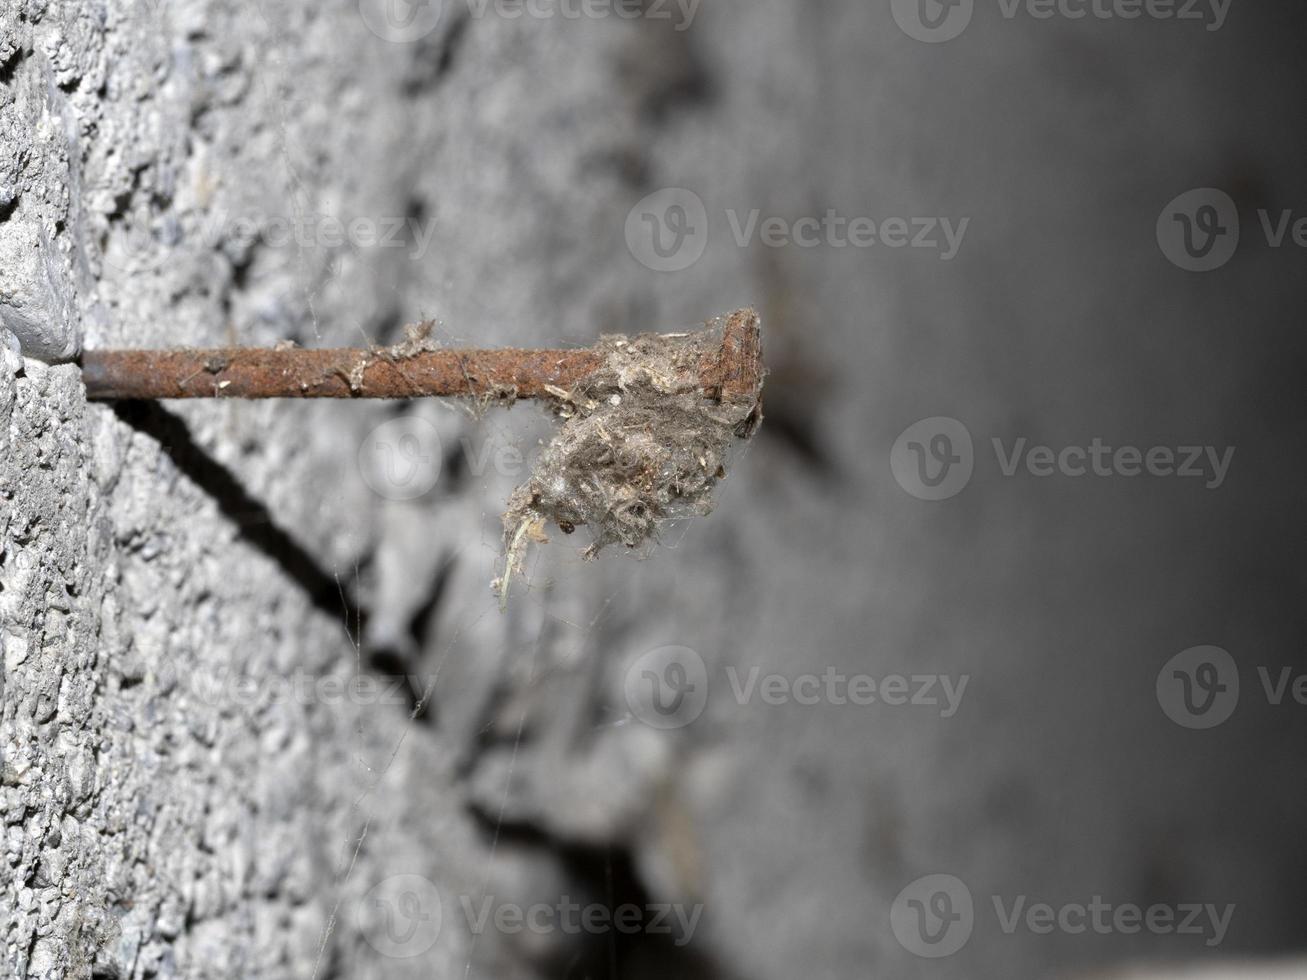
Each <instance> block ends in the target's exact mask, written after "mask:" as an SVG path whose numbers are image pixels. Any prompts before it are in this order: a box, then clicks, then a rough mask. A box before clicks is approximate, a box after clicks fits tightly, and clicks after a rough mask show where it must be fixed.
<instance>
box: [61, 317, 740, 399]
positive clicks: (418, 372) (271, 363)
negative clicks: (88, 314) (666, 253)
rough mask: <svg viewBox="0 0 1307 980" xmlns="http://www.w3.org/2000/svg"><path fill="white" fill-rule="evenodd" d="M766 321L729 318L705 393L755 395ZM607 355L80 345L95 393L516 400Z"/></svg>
mask: <svg viewBox="0 0 1307 980" xmlns="http://www.w3.org/2000/svg"><path fill="white" fill-rule="evenodd" d="M760 323H761V321H760V319H759V317H758V315H757V314H756V313H755V312H754V311H752V310H740V311H738V312H736V313H733V314H731V315H730V316H729V317H728V318H727V321H726V327H725V329H724V331H723V338H722V346H721V349H720V352H717V351H713V352H712V353H710V354H708V355H706V356H704V358H703V359H702V361H701V363H700V364H699V384H700V387H701V388H702V390H703V392H704V394H705V396H707V397H711V398H715V399H732V400H733V399H739V398H748V397H755V398H756V397H757V393H758V391H759V389H760V386H761V382H762V359H761V358H762V355H761V349H760V342H759V333H760ZM603 363H604V354H603V352H602V351H600V350H596V349H582V350H518V349H513V348H505V349H499V350H430V349H418V350H413V349H410V348H409V347H408V346H406V345H400V346H398V347H388V348H378V349H376V350H314V349H306V348H297V347H286V348H271V349H269V348H251V347H243V348H241V347H238V348H225V349H214V350H98V351H97V350H89V351H86V352H84V353H83V354H82V379H83V381H84V383H85V385H86V394H87V397H88V398H89V399H91V400H92V401H139V400H155V399H172V398H387V399H407V398H428V397H450V396H453V397H460V396H461V397H474V398H496V399H503V400H506V401H512V400H515V399H522V398H545V397H550V396H551V394H552V393H553V392H556V391H557V390H558V389H560V388H562V389H570V388H572V387H573V386H574V385H576V384H578V383H580V382H581V381H583V380H584V379H585V378H586V377H588V376H589V375H591V374H593V373H594V372H595V371H597V370H598V369H599V368H600V367H601V366H602V365H603ZM551 389H552V390H553V392H551Z"/></svg>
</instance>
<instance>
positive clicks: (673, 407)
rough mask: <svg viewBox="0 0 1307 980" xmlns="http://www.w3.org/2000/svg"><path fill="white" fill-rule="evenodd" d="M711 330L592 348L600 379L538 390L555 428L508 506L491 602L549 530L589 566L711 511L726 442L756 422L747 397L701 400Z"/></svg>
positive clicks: (718, 351)
mask: <svg viewBox="0 0 1307 980" xmlns="http://www.w3.org/2000/svg"><path fill="white" fill-rule="evenodd" d="M737 315H738V314H737ZM755 319H756V317H755ZM723 328H724V322H723V321H714V322H710V323H709V329H707V330H704V331H701V332H698V333H692V334H641V335H639V336H636V337H625V336H607V337H602V338H600V343H599V346H598V348H597V349H598V350H599V351H600V352H601V353H602V354H603V355H604V361H603V364H602V365H601V367H600V368H599V369H598V370H597V371H595V372H594V373H593V374H591V375H589V376H588V377H586V378H585V379H584V380H583V381H581V382H580V383H578V384H577V385H575V386H574V387H572V388H571V389H570V390H565V389H562V388H557V389H550V394H551V395H552V396H553V399H552V408H553V412H554V414H555V416H556V418H557V419H558V421H559V422H560V426H559V429H558V432H557V434H556V435H555V436H554V438H553V440H552V441H551V442H550V443H549V445H548V446H547V447H545V449H544V450H543V451H542V453H541V455H540V458H539V460H538V462H537V463H536V465H535V468H534V470H533V472H532V474H531V476H530V478H529V479H528V480H527V482H526V483H524V484H523V485H522V486H521V487H519V488H518V489H517V491H516V492H515V493H514V494H513V496H512V497H511V498H510V499H509V502H508V509H507V511H506V513H505V514H504V551H505V558H504V572H503V575H502V576H501V577H500V578H499V579H497V580H496V581H495V583H494V585H495V588H496V590H497V591H498V592H499V593H500V596H501V598H502V597H506V596H507V593H508V587H509V582H510V579H511V578H512V576H513V575H515V574H517V573H519V572H520V571H521V566H522V562H523V559H524V557H525V554H526V549H527V547H528V545H529V544H530V543H532V542H544V541H546V540H548V538H547V536H546V528H547V526H548V525H550V524H553V525H555V526H556V527H558V528H559V529H561V530H562V531H563V532H564V533H568V534H570V533H572V532H573V531H575V530H576V529H577V528H581V527H585V528H587V529H588V530H589V532H590V534H591V536H592V541H591V544H590V546H589V547H588V548H586V549H585V550H584V551H583V552H582V555H583V557H585V558H587V559H592V558H594V557H596V556H597V555H598V554H599V552H600V551H602V550H603V549H604V548H606V547H607V546H609V545H612V544H623V545H625V546H626V547H628V548H637V547H639V546H640V545H642V544H644V543H645V542H648V541H650V540H652V539H653V538H654V536H655V535H656V533H657V530H658V527H659V525H660V524H661V523H663V522H665V521H668V520H674V519H677V518H685V517H696V516H704V515H706V514H708V513H710V512H711V511H712V508H713V500H712V492H713V489H714V488H715V487H716V485H717V482H718V481H719V480H721V479H722V478H723V477H724V476H725V475H726V461H727V453H728V450H729V449H730V447H731V444H732V442H733V441H734V440H736V439H742V438H748V437H749V436H750V435H752V433H753V430H754V428H755V427H756V425H757V422H758V420H759V418H760V412H759V403H758V392H757V390H756V389H755V390H753V391H752V392H750V393H748V394H745V393H730V392H728V393H725V394H723V393H722V392H720V391H718V392H716V396H715V397H714V396H712V393H705V390H704V385H703V374H704V365H712V364H714V363H715V362H714V360H713V359H714V358H718V359H720V357H721V356H722V349H723V348H722V330H723ZM754 329H756V327H755V328H754ZM709 370H710V369H709Z"/></svg>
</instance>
